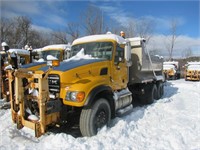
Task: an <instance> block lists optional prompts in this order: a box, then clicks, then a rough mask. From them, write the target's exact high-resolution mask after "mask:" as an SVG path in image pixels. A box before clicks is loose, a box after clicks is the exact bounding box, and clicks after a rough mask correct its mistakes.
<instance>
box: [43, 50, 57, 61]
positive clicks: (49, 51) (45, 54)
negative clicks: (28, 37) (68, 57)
mask: <svg viewBox="0 0 200 150" xmlns="http://www.w3.org/2000/svg"><path fill="white" fill-rule="evenodd" d="M48 55H52V56H54V57H56V58H57V59H59V60H60V51H59V50H46V51H41V52H39V58H43V59H44V60H45V61H46V60H47V56H48Z"/></svg>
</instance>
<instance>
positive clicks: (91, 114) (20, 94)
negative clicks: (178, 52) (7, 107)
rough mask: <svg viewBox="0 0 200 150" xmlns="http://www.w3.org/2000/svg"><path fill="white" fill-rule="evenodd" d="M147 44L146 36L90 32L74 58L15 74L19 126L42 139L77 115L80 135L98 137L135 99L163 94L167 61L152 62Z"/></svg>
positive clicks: (80, 41) (78, 42)
mask: <svg viewBox="0 0 200 150" xmlns="http://www.w3.org/2000/svg"><path fill="white" fill-rule="evenodd" d="M144 44H145V40H144V39H143V38H129V39H124V38H122V37H121V36H118V35H115V34H102V35H92V36H86V37H83V38H80V39H76V40H75V41H74V42H73V44H72V48H71V55H72V56H71V57H70V59H67V60H64V61H63V62H61V63H60V64H59V63H56V62H55V60H53V59H52V60H49V59H47V61H48V64H49V65H50V66H52V67H50V69H49V67H48V66H45V67H42V68H40V69H39V70H37V71H34V72H33V71H32V72H30V71H29V70H23V69H22V70H21V69H19V70H18V71H17V72H15V73H12V74H13V75H14V76H13V77H11V78H15V91H16V95H15V97H12V108H11V111H12V118H13V121H14V122H15V123H17V127H18V129H20V128H22V127H23V126H26V127H29V128H31V129H33V130H34V131H35V136H36V137H39V136H40V135H42V134H44V133H45V132H46V131H48V127H49V126H52V125H56V124H57V125H61V124H62V123H64V122H65V123H70V121H72V120H73V119H77V120H78V121H79V127H80V131H81V134H82V135H83V136H94V135H96V134H97V133H98V131H99V130H100V129H101V128H102V127H103V126H105V125H109V122H110V120H111V119H112V118H114V117H115V115H116V113H117V112H118V111H119V110H120V109H123V108H125V107H128V106H130V105H134V101H136V100H138V101H139V102H141V103H144V104H151V103H153V102H154V100H157V99H159V98H161V97H162V95H163V92H164V88H163V82H164V76H163V71H162V65H163V64H162V60H157V61H156V62H154V61H151V57H150V56H149V53H148V52H147V50H145V49H144ZM11 78H10V79H11ZM31 116H32V117H31Z"/></svg>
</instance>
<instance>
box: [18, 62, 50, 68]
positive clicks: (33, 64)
mask: <svg viewBox="0 0 200 150" xmlns="http://www.w3.org/2000/svg"><path fill="white" fill-rule="evenodd" d="M46 63H47V62H45V61H44V62H33V63H30V64H26V65H22V66H21V68H31V67H35V66H39V65H43V64H46Z"/></svg>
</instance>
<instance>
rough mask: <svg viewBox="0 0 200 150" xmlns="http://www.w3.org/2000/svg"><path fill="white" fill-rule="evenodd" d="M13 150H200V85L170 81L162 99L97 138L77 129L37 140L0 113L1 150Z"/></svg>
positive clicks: (122, 117) (121, 118)
mask: <svg viewBox="0 0 200 150" xmlns="http://www.w3.org/2000/svg"><path fill="white" fill-rule="evenodd" d="M1 102H2V100H1ZM122 112H124V113H122ZM74 135H76V136H74ZM9 149H14V150H30V149H31V150H34V149H35V150H40V149H45V150H54V149H55V150H60V149H62V150H64V149H75V150H77V149H78V150H79V149H81V150H101V149H106V150H115V149H116V150H129V149H133V150H200V82H190V81H185V80H183V79H181V80H176V81H168V82H167V83H166V85H165V94H164V96H163V98H162V99H160V100H158V101H156V102H155V103H153V104H151V105H148V106H141V107H139V106H138V107H135V108H129V109H126V110H123V111H121V112H120V113H119V115H118V117H116V118H115V119H113V120H112V122H111V126H110V127H104V128H103V129H102V130H101V131H100V132H99V133H98V135H96V136H94V137H80V135H79V130H78V128H76V127H74V128H71V129H68V130H66V132H65V133H50V134H45V135H43V136H41V137H40V138H35V137H34V132H33V131H32V130H30V129H28V128H23V129H21V130H17V129H16V125H15V124H13V123H12V121H11V113H10V110H9V109H8V110H0V150H9Z"/></svg>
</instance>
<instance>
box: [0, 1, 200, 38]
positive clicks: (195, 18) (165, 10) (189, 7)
mask: <svg viewBox="0 0 200 150" xmlns="http://www.w3.org/2000/svg"><path fill="white" fill-rule="evenodd" d="M89 4H91V5H94V6H96V7H99V8H100V9H101V10H102V11H103V14H104V18H105V21H106V20H111V19H112V20H113V21H116V23H118V24H123V23H124V22H125V21H126V20H128V19H131V18H133V19H137V20H140V19H142V18H151V19H152V20H154V21H155V23H156V27H155V31H154V32H156V33H158V34H167V33H168V31H169V22H170V20H171V19H174V18H175V19H177V20H178V21H179V23H180V24H179V26H178V32H179V34H181V35H187V36H191V37H199V35H200V32H199V28H200V27H199V26H200V24H199V23H200V21H199V20H200V19H199V18H200V16H199V15H200V11H199V9H200V2H199V1H194V0H193V1H192V0H188V1H180V0H179V1H133V0H132V1H130V0H129V1H109V0H104V1H96V0H91V1H67V0H52V1H50V0H49V1H48V0H43V1H42V0H40V1H38V0H1V17H2V16H3V17H6V18H11V17H14V16H19V15H25V16H28V17H30V18H31V19H32V23H33V24H34V25H35V26H37V27H41V28H46V29H52V30H64V29H65V28H66V25H67V23H68V22H78V21H79V19H80V15H81V14H82V13H83V11H84V10H86V7H87V6H88V5H89Z"/></svg>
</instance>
